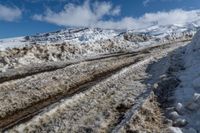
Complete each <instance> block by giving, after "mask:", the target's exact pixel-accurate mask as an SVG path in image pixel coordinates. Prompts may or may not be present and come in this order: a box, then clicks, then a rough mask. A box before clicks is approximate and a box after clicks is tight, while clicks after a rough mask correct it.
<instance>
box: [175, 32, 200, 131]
mask: <svg viewBox="0 0 200 133" xmlns="http://www.w3.org/2000/svg"><path fill="white" fill-rule="evenodd" d="M183 60H184V62H185V66H184V67H185V70H183V71H180V73H178V78H179V79H180V80H181V83H180V85H179V86H178V87H177V88H176V91H175V99H176V105H175V108H176V109H175V110H176V112H177V115H176V116H177V118H176V119H182V120H185V121H186V123H185V124H184V125H182V126H180V129H181V130H182V132H183V133H198V132H200V31H199V32H197V34H196V35H195V36H194V38H193V40H192V42H191V43H190V44H189V45H188V46H187V48H186V52H185V55H183Z"/></svg>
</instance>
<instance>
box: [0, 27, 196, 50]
mask: <svg viewBox="0 0 200 133" xmlns="http://www.w3.org/2000/svg"><path fill="white" fill-rule="evenodd" d="M197 27H198V25H196V24H193V23H192V24H188V25H187V26H180V25H167V26H159V25H152V26H150V27H148V28H145V29H139V30H129V31H120V30H109V29H107V30H106V29H100V28H76V29H62V30H60V31H56V32H49V33H41V34H37V35H33V36H25V37H18V38H9V39H0V50H5V49H6V48H13V47H23V46H25V45H33V44H41V45H46V44H61V43H63V42H67V43H73V44H86V43H90V44H92V43H95V42H97V41H104V40H108V39H111V40H112V39H114V40H118V41H129V42H131V45H135V44H136V45H139V46H143V45H151V44H155V43H165V42H170V41H174V40H177V39H187V38H191V37H192V36H193V35H194V34H195V33H196V31H197Z"/></svg>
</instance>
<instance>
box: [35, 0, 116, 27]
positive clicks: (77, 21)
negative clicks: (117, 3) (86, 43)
mask: <svg viewBox="0 0 200 133" xmlns="http://www.w3.org/2000/svg"><path fill="white" fill-rule="evenodd" d="M119 13H120V8H119V7H115V8H114V7H113V6H112V4H111V3H107V2H95V3H93V4H90V1H88V0H87V1H85V2H84V3H83V5H74V4H66V5H65V6H64V9H63V10H62V11H60V12H58V13H56V12H53V11H52V10H51V9H47V10H46V12H45V13H44V15H38V14H36V15H34V16H33V19H35V20H40V21H47V22H49V23H54V24H57V25H64V26H91V25H94V24H95V23H97V22H98V21H100V20H101V19H102V18H103V17H104V16H115V15H118V14H119Z"/></svg>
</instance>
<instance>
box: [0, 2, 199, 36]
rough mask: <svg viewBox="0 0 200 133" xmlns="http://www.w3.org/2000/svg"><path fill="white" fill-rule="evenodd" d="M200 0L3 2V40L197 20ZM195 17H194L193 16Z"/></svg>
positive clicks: (0, 9)
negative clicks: (67, 29) (77, 29)
mask: <svg viewBox="0 0 200 133" xmlns="http://www.w3.org/2000/svg"><path fill="white" fill-rule="evenodd" d="M199 9H200V0H99V1H95V0H0V38H7V37H15V36H23V35H32V34H36V33H41V32H49V31H55V30H59V29H61V28H63V27H88V26H91V27H101V28H120V29H134V28H143V27H145V26H148V25H150V24H151V23H152V22H153V21H158V22H159V23H160V24H171V23H174V22H177V23H180V24H183V23H187V22H189V20H193V19H194V20H195V19H196V18H197V14H199V12H200V11H199ZM190 14H192V15H190Z"/></svg>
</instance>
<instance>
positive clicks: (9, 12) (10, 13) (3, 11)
mask: <svg viewBox="0 0 200 133" xmlns="http://www.w3.org/2000/svg"><path fill="white" fill-rule="evenodd" d="M21 15H22V11H21V10H20V9H18V8H16V7H14V8H12V7H7V6H4V5H1V4H0V20H4V21H15V20H17V19H19V18H20V17H21Z"/></svg>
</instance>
